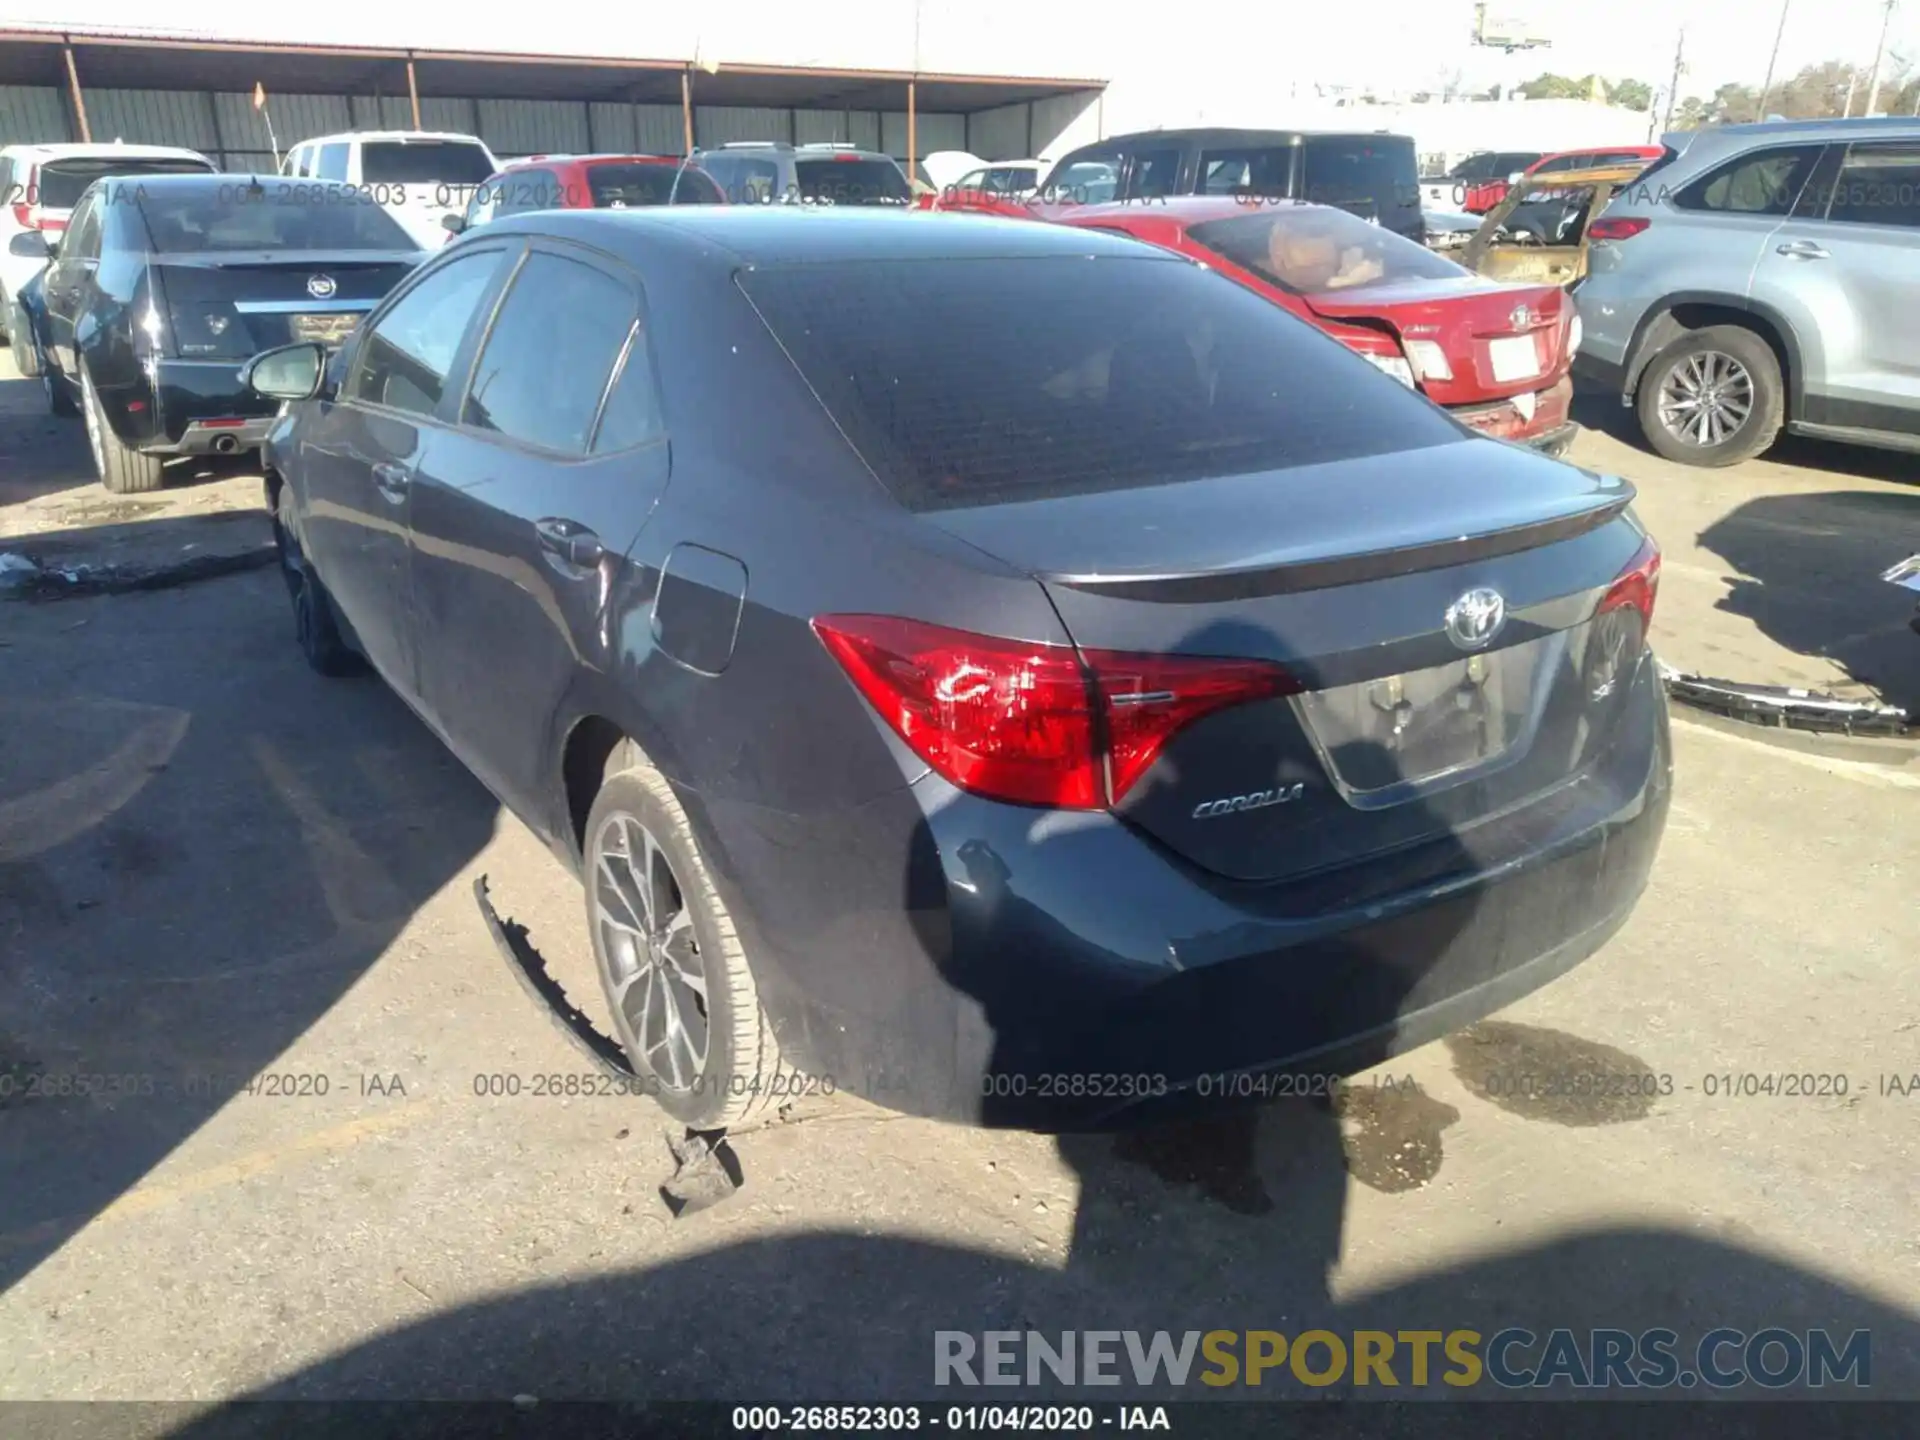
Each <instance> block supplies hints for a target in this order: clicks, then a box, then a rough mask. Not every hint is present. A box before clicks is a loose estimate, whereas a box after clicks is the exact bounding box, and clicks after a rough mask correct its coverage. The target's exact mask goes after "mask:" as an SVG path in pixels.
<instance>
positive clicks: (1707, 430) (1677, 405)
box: [1659, 350, 1753, 449]
mask: <svg viewBox="0 0 1920 1440" xmlns="http://www.w3.org/2000/svg"><path fill="white" fill-rule="evenodd" d="M1659 414H1660V424H1661V426H1662V427H1663V428H1664V429H1665V430H1666V432H1667V433H1668V434H1669V435H1671V436H1673V438H1674V439H1676V440H1678V441H1680V442H1681V443H1683V444H1686V445H1692V446H1695V447H1698V448H1700V449H1709V448H1711V447H1713V446H1715V445H1720V444H1723V443H1725V442H1726V441H1728V440H1731V439H1732V438H1733V437H1734V436H1735V435H1738V434H1739V433H1740V431H1741V430H1742V429H1743V428H1744V427H1745V425H1746V423H1747V421H1748V419H1749V418H1750V417H1751V416H1752V414H1753V376H1752V375H1750V374H1749V373H1748V372H1747V367H1746V366H1744V365H1742V364H1741V363H1740V362H1739V361H1738V360H1736V359H1734V358H1733V356H1731V355H1728V354H1725V353H1724V352H1722V351H1719V350H1699V351H1696V352H1694V353H1693V354H1691V355H1687V356H1684V357H1683V358H1681V359H1680V360H1679V361H1677V362H1676V363H1675V364H1674V365H1673V367H1672V368H1671V369H1670V370H1668V371H1667V374H1666V378H1665V379H1664V380H1662V381H1661V382H1660V401H1659Z"/></svg>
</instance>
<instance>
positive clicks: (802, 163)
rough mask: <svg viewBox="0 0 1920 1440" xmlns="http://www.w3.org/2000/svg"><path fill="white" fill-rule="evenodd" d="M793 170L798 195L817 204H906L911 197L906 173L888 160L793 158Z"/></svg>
mask: <svg viewBox="0 0 1920 1440" xmlns="http://www.w3.org/2000/svg"><path fill="white" fill-rule="evenodd" d="M793 171H794V180H795V181H796V183H798V185H799V186H800V198H801V199H802V200H803V201H805V200H810V201H812V202H813V203H814V204H816V205H823V204H824V205H905V204H908V203H910V202H911V201H912V199H913V192H912V191H910V190H909V189H908V188H907V177H906V176H905V175H903V174H901V173H900V167H899V166H898V165H896V164H894V163H893V161H891V160H868V159H863V158H861V157H858V156H853V155H843V156H839V157H836V158H835V159H832V160H796V161H794V163H793Z"/></svg>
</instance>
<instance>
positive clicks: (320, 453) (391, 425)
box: [296, 243, 509, 704]
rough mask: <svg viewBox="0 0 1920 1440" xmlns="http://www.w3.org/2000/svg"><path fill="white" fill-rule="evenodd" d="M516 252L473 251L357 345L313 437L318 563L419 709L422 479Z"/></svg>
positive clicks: (439, 270)
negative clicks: (418, 495) (417, 571)
mask: <svg viewBox="0 0 1920 1440" xmlns="http://www.w3.org/2000/svg"><path fill="white" fill-rule="evenodd" d="M508 253H509V252H508V250H507V248H506V247H505V246H503V245H487V244H484V243H483V244H479V245H476V246H473V247H468V248H463V249H462V250H461V252H460V253H459V254H457V255H455V256H452V257H450V258H449V259H448V261H447V263H445V264H444V265H440V266H438V267H436V268H434V269H432V270H429V271H427V272H425V273H424V274H422V275H421V276H419V277H418V279H417V280H416V281H415V282H414V283H413V284H411V285H410V286H408V287H407V289H406V290H405V291H403V292H402V293H401V294H400V295H399V296H397V297H396V298H395V299H394V301H393V303H392V304H391V305H390V306H388V307H387V308H386V309H385V310H384V311H383V312H382V313H381V314H380V315H378V316H377V317H375V318H374V319H373V321H372V322H371V324H370V325H369V327H368V329H367V330H366V332H365V333H364V334H361V335H359V336H357V337H356V339H355V342H354V345H353V348H352V351H351V352H350V356H349V364H348V368H347V372H346V376H345V380H344V382H343V384H342V386H341V389H340V394H339V397H338V399H336V400H335V401H333V402H332V403H329V404H323V405H321V406H320V407H319V409H318V411H317V412H316V414H315V416H314V417H313V419H312V420H311V421H310V422H309V423H308V424H307V425H305V426H304V427H303V428H302V431H301V436H300V440H301V447H300V453H299V455H298V457H297V462H296V463H297V465H298V470H299V475H300V477H301V479H302V480H303V482H304V484H303V487H302V488H303V490H304V494H302V495H301V496H300V499H301V502H302V503H301V507H300V518H301V525H302V534H301V538H302V541H303V543H304V544H305V546H306V551H307V555H308V557H309V558H310V559H311V560H312V561H313V563H314V567H315V568H316V569H317V570H318V572H319V574H320V578H321V579H322V580H323V581H324V582H325V583H326V586H327V588H328V590H330V591H331V592H332V594H333V598H334V602H335V603H336V604H337V605H338V606H339V607H340V611H341V614H342V615H343V616H344V617H345V618H346V620H347V623H348V624H349V625H351V626H352V627H353V630H354V633H355V635H356V636H358V638H359V640H360V643H361V646H362V648H363V649H364V650H365V652H366V655H367V658H368V660H370V661H371V662H372V663H373V666H374V668H375V669H376V670H378V671H379V672H380V674H381V676H382V677H383V678H384V679H385V680H386V681H387V683H388V684H389V685H391V686H393V687H394V689H395V690H397V691H399V692H400V694H402V695H403V696H405V697H406V698H407V699H408V700H410V701H413V702H414V703H416V704H417V703H418V695H419V683H418V675H417V669H416V656H415V649H414V643H413V628H414V627H413V620H412V614H411V593H410V588H409V584H408V574H407V569H408V553H407V529H408V525H409V523H410V517H411V513H412V508H413V485H414V480H415V477H416V474H417V473H418V471H419V470H420V469H421V467H422V466H423V464H424V463H425V460H426V454H427V449H428V445H429V443H430V441H431V440H432V438H433V435H434V432H435V430H436V429H437V427H438V425H439V421H440V417H441V416H442V415H443V414H444V413H445V411H446V407H447V405H448V403H449V396H450V394H451V393H452V392H454V391H456V390H457V389H458V388H459V384H460V379H461V376H462V375H463V373H464V369H463V367H464V365H465V363H466V361H467V359H468V357H469V356H470V355H471V351H472V345H471V343H470V342H469V337H470V333H471V332H473V331H474V330H475V329H476V323H477V321H478V319H479V318H480V317H481V316H482V315H483V314H484V313H485V312H486V309H487V305H488V302H489V300H490V299H491V297H492V296H493V294H494V293H496V290H497V285H498V282H499V279H500V276H501V273H502V271H503V269H504V265H505V261H506V259H507V257H508Z"/></svg>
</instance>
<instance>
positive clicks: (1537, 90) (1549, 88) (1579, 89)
mask: <svg viewBox="0 0 1920 1440" xmlns="http://www.w3.org/2000/svg"><path fill="white" fill-rule="evenodd" d="M1513 93H1514V94H1516V95H1523V96H1525V97H1526V98H1527V99H1529V100H1577V99H1581V98H1584V97H1585V95H1586V93H1587V82H1586V81H1584V80H1574V79H1571V78H1569V77H1568V76H1565V75H1553V74H1547V75H1540V76H1536V77H1535V78H1534V79H1532V80H1529V81H1527V83H1526V84H1524V85H1517V86H1515V87H1514V92H1513Z"/></svg>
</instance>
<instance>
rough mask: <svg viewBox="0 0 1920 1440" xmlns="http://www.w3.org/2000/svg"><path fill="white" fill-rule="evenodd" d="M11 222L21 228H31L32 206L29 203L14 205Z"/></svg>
mask: <svg viewBox="0 0 1920 1440" xmlns="http://www.w3.org/2000/svg"><path fill="white" fill-rule="evenodd" d="M13 223H14V224H16V225H18V226H19V227H20V228H21V229H22V230H31V229H33V207H32V206H31V205H15V206H14V207H13Z"/></svg>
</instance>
